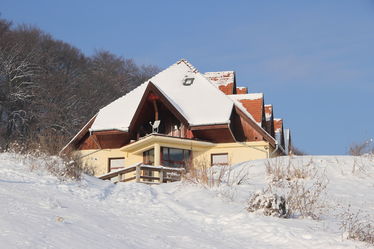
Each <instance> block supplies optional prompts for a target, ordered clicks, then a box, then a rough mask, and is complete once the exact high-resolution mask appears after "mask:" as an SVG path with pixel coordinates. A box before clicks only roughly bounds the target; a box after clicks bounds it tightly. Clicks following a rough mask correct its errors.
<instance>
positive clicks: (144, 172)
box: [98, 163, 185, 184]
mask: <svg viewBox="0 0 374 249" xmlns="http://www.w3.org/2000/svg"><path fill="white" fill-rule="evenodd" d="M184 173H185V169H184V168H171V167H164V166H152V165H145V164H142V163H139V164H136V165H133V166H130V167H128V168H124V169H119V170H116V171H113V172H109V173H107V174H105V175H101V176H99V177H98V178H99V179H101V180H110V181H112V182H114V183H117V182H129V181H136V182H141V183H147V184H160V183H167V182H175V181H180V180H181V178H182V175H183V174H184Z"/></svg>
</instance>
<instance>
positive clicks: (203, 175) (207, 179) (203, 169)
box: [183, 160, 248, 188]
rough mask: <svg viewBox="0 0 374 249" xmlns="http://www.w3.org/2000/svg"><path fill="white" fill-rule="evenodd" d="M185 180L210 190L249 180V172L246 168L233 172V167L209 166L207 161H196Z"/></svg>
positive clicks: (190, 167) (191, 165)
mask: <svg viewBox="0 0 374 249" xmlns="http://www.w3.org/2000/svg"><path fill="white" fill-rule="evenodd" d="M183 180H184V181H187V182H191V183H195V184H200V185H203V186H206V187H209V188H213V187H219V186H221V185H226V186H233V185H240V184H243V183H244V182H246V181H247V180H248V171H247V170H246V169H244V168H241V169H240V170H235V171H234V170H233V168H232V167H231V166H213V167H211V166H210V165H208V163H207V161H206V160H194V161H193V162H192V163H191V164H190V166H189V167H188V170H187V173H186V174H185V175H184V176H183Z"/></svg>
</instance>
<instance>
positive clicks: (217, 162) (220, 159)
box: [211, 153, 229, 166]
mask: <svg viewBox="0 0 374 249" xmlns="http://www.w3.org/2000/svg"><path fill="white" fill-rule="evenodd" d="M211 165H212V166H227V165H229V157H228V154H227V153H221V154H212V155H211Z"/></svg>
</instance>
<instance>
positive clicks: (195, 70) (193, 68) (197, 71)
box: [170, 58, 199, 73]
mask: <svg viewBox="0 0 374 249" xmlns="http://www.w3.org/2000/svg"><path fill="white" fill-rule="evenodd" d="M182 62H183V63H184V64H186V66H188V67H189V68H190V69H191V70H192V72H194V73H199V70H197V68H196V67H194V66H193V65H192V64H191V63H190V62H189V61H188V60H186V59H183V58H182V59H180V60H179V61H177V62H176V63H174V64H173V65H179V64H181V63H182ZM173 65H171V66H173ZM171 66H170V67H171Z"/></svg>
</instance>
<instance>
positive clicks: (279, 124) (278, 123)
mask: <svg viewBox="0 0 374 249" xmlns="http://www.w3.org/2000/svg"><path fill="white" fill-rule="evenodd" d="M282 129H283V119H281V118H275V119H274V132H275V133H278V132H279V133H280V132H282Z"/></svg>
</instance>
